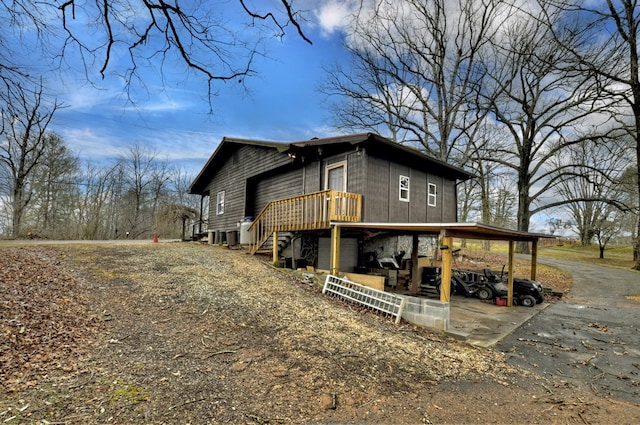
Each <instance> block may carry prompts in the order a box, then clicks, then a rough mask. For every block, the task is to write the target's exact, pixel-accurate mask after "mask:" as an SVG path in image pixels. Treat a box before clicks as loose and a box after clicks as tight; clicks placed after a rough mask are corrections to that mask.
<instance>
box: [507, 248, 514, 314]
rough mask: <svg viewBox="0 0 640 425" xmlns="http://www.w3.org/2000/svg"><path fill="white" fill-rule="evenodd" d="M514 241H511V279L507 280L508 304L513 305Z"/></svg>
mask: <svg viewBox="0 0 640 425" xmlns="http://www.w3.org/2000/svg"><path fill="white" fill-rule="evenodd" d="M513 251H514V250H513V241H509V260H508V261H509V269H508V273H509V281H508V282H507V306H509V307H513Z"/></svg>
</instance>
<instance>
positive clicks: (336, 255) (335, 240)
mask: <svg viewBox="0 0 640 425" xmlns="http://www.w3.org/2000/svg"><path fill="white" fill-rule="evenodd" d="M339 270H340V227H339V226H336V225H333V226H331V266H330V271H331V274H332V275H334V276H337V275H338V271H339Z"/></svg>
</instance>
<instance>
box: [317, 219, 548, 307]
mask: <svg viewBox="0 0 640 425" xmlns="http://www.w3.org/2000/svg"><path fill="white" fill-rule="evenodd" d="M345 229H349V230H362V231H364V230H368V231H371V230H378V231H389V232H395V233H398V234H405V235H411V236H413V249H412V252H411V260H412V261H411V265H412V269H411V276H412V278H411V287H410V292H411V293H413V294H417V293H418V290H419V288H420V275H419V271H418V237H419V236H420V235H429V236H438V241H439V244H438V250H439V251H440V253H441V256H442V276H441V282H442V287H441V291H440V301H441V302H444V303H449V302H450V285H451V273H452V272H451V265H452V262H453V254H452V248H453V239H454V238H460V239H478V240H490V241H507V242H508V243H509V254H508V260H507V261H508V264H507V267H508V272H509V273H508V276H509V280H508V284H507V287H508V295H507V297H508V299H507V305H508V306H509V307H511V306H513V259H514V253H515V249H514V248H515V246H514V243H515V242H531V280H535V278H536V267H537V261H538V239H540V238H549V237H551V236H550V235H544V234H540V233H529V232H521V231H517V230H510V229H504V228H500V227H495V226H488V225H486V224H481V223H345V222H331V270H330V271H331V274H334V275H335V274H337V273H338V271H339V270H340V235H341V233H342V231H343V230H345Z"/></svg>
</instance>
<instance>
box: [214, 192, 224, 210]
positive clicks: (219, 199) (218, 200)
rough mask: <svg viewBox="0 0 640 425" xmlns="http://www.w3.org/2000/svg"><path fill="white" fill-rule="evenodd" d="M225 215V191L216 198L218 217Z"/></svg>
mask: <svg viewBox="0 0 640 425" xmlns="http://www.w3.org/2000/svg"><path fill="white" fill-rule="evenodd" d="M222 214H224V190H221V191H220V192H218V195H217V196H216V215H222Z"/></svg>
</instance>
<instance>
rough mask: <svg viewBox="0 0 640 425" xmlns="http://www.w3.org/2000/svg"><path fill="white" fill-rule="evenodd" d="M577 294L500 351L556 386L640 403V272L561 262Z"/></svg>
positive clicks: (554, 262) (554, 263)
mask: <svg viewBox="0 0 640 425" xmlns="http://www.w3.org/2000/svg"><path fill="white" fill-rule="evenodd" d="M540 262H541V263H544V264H548V265H551V266H554V267H558V268H560V269H563V270H566V271H568V272H570V273H571V275H572V276H573V278H574V282H575V283H574V289H573V290H572V292H571V293H570V294H569V295H568V296H567V297H566V298H565V299H563V300H562V301H561V302H557V303H556V304H554V305H552V306H549V307H548V308H547V309H545V310H544V311H542V312H541V313H540V314H538V315H537V316H535V317H533V318H532V319H531V320H530V321H528V322H527V323H525V324H524V325H523V326H521V327H520V328H519V329H518V330H516V331H515V332H514V333H513V334H511V335H510V336H509V337H507V338H505V339H504V340H503V341H502V342H501V343H500V344H499V345H498V346H497V347H496V348H497V349H499V350H502V351H504V352H505V353H507V357H508V359H509V361H510V362H511V363H513V364H517V365H520V366H523V367H525V368H527V369H529V370H532V371H534V372H535V373H537V374H540V375H543V376H545V377H547V378H549V379H550V380H551V381H552V382H554V383H556V384H557V383H563V382H566V383H567V384H570V383H578V382H577V381H579V383H581V384H586V385H587V386H589V387H591V389H592V391H593V392H594V393H596V394H598V395H600V396H603V397H612V398H615V399H618V400H624V401H628V402H631V403H634V404H636V403H638V400H640V332H639V327H640V273H638V272H634V271H630V270H623V269H617V268H611V267H604V266H598V265H594V264H584V263H574V262H568V261H561V260H556V259H546V258H543V259H541V260H540Z"/></svg>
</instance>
